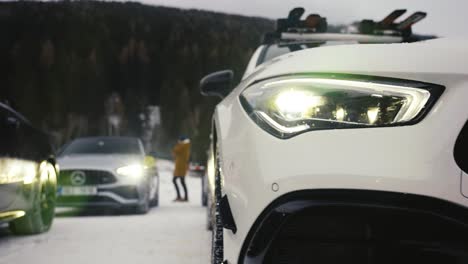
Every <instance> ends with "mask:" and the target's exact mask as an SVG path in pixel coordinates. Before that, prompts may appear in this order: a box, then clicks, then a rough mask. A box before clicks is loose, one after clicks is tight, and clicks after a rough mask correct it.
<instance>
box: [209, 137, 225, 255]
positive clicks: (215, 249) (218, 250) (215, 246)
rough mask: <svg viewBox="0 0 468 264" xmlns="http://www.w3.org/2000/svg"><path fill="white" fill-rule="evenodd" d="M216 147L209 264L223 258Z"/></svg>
mask: <svg viewBox="0 0 468 264" xmlns="http://www.w3.org/2000/svg"><path fill="white" fill-rule="evenodd" d="M218 153H219V152H218V145H217V144H216V175H215V190H214V193H215V195H214V197H213V200H214V201H213V207H214V219H213V220H214V222H213V231H212V232H211V263H212V264H220V263H222V262H223V258H224V252H223V250H224V238H223V224H222V221H221V214H220V208H219V202H220V201H221V196H222V190H221V171H220V169H219V165H220V161H219V156H218Z"/></svg>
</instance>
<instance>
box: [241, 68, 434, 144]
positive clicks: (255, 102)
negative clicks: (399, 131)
mask: <svg viewBox="0 0 468 264" xmlns="http://www.w3.org/2000/svg"><path fill="white" fill-rule="evenodd" d="M442 91H443V87H442V86H439V85H433V84H427V83H420V82H414V81H403V80H395V79H388V78H383V79H375V78H370V77H363V76H358V77H356V76H336V75H333V76H326V75H310V76H287V77H281V78H275V79H269V80H265V81H262V82H259V83H256V84H254V85H252V86H250V87H248V88H247V89H246V90H245V91H244V92H242V94H241V96H240V100H241V104H242V105H243V107H244V109H245V110H246V111H247V113H248V114H249V115H250V117H251V118H252V119H253V120H254V121H255V122H256V123H257V124H258V125H260V127H262V128H263V129H264V130H266V131H268V132H269V133H271V134H272V135H274V136H277V137H279V138H289V137H292V136H294V135H297V134H299V133H302V132H305V131H310V130H321V129H340V128H363V127H381V126H396V125H405V124H412V123H415V122H417V121H419V120H420V119H421V118H422V116H423V114H424V113H425V112H427V110H428V109H429V108H430V106H432V105H433V103H434V102H435V100H436V99H437V97H439V96H440V94H441V92H442Z"/></svg>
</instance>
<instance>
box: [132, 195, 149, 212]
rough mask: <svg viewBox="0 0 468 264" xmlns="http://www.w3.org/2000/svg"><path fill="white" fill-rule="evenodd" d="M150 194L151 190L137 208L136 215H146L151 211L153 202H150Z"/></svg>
mask: <svg viewBox="0 0 468 264" xmlns="http://www.w3.org/2000/svg"><path fill="white" fill-rule="evenodd" d="M149 196H150V194H149V190H148V191H147V193H146V195H145V197H144V199H143V202H142V203H141V204H139V205H137V206H136V208H135V213H136V214H146V213H148V211H149V209H150V203H151V201H150V200H149V199H150V198H149Z"/></svg>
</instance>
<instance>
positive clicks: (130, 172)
mask: <svg viewBox="0 0 468 264" xmlns="http://www.w3.org/2000/svg"><path fill="white" fill-rule="evenodd" d="M117 173H118V174H120V175H123V176H128V177H135V178H140V177H142V176H143V174H144V168H143V166H142V165H140V164H131V165H127V166H124V167H120V168H118V169H117Z"/></svg>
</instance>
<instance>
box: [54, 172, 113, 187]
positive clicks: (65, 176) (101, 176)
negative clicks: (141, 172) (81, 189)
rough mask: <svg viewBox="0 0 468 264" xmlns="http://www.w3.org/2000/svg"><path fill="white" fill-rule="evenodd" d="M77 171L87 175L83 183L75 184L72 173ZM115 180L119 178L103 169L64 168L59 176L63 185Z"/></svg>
mask: <svg viewBox="0 0 468 264" xmlns="http://www.w3.org/2000/svg"><path fill="white" fill-rule="evenodd" d="M77 171H79V172H83V173H84V175H85V180H84V183H83V184H74V183H73V181H72V175H73V173H74V172H77ZM115 182H117V179H116V177H115V176H114V175H113V174H112V173H111V172H108V171H101V170H63V171H60V174H59V177H58V184H59V185H61V186H79V185H99V184H111V183H115Z"/></svg>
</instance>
